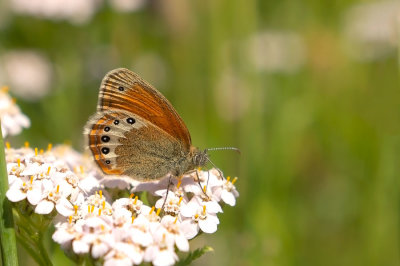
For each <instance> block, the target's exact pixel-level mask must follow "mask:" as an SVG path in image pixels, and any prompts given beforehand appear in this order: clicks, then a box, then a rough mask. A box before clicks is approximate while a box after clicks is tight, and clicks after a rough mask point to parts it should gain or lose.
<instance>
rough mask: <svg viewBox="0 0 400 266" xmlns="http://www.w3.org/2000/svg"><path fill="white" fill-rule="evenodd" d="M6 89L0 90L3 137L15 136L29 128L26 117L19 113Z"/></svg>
mask: <svg viewBox="0 0 400 266" xmlns="http://www.w3.org/2000/svg"><path fill="white" fill-rule="evenodd" d="M7 90H8V89H7V87H3V88H2V89H0V119H1V129H2V133H3V137H6V136H7V135H17V134H19V133H21V131H22V129H23V128H28V127H29V126H30V121H29V118H28V117H27V116H25V115H24V114H23V113H21V110H20V109H19V107H18V106H17V105H16V104H15V101H14V100H12V99H11V97H10V96H9V95H8V93H7Z"/></svg>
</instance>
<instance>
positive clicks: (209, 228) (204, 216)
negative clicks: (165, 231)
mask: <svg viewBox="0 0 400 266" xmlns="http://www.w3.org/2000/svg"><path fill="white" fill-rule="evenodd" d="M214 211H215V210H213V212H208V210H207V207H206V205H203V206H201V205H198V202H197V200H194V201H191V202H189V203H188V205H186V206H185V208H182V210H181V215H182V216H183V217H187V218H190V219H184V220H183V221H182V227H183V228H184V230H185V232H184V233H185V235H186V237H187V238H188V239H191V238H193V237H194V236H195V235H194V236H193V235H192V234H193V232H195V231H197V232H198V230H199V229H201V231H203V232H204V233H208V234H212V233H215V232H216V231H217V225H218V224H219V220H218V217H217V215H216V214H215V212H214ZM196 234H197V233H196Z"/></svg>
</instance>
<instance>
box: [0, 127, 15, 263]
mask: <svg viewBox="0 0 400 266" xmlns="http://www.w3.org/2000/svg"><path fill="white" fill-rule="evenodd" d="M7 190H8V175H7V168H6V158H5V154H4V141H3V134H2V132H1V127H0V241H1V259H2V265H4V266H14V265H18V257H17V242H16V238H15V230H14V220H13V214H12V210H11V204H10V202H9V201H8V199H7V198H6V192H7Z"/></svg>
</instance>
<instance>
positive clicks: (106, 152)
mask: <svg viewBox="0 0 400 266" xmlns="http://www.w3.org/2000/svg"><path fill="white" fill-rule="evenodd" d="M101 152H102V153H104V154H108V153H109V152H110V149H109V148H107V147H104V148H101Z"/></svg>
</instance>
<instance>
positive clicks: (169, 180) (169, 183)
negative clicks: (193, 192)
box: [161, 175, 172, 210]
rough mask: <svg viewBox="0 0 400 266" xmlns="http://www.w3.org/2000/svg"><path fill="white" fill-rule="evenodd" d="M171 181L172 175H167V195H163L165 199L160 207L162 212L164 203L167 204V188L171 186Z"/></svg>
mask: <svg viewBox="0 0 400 266" xmlns="http://www.w3.org/2000/svg"><path fill="white" fill-rule="evenodd" d="M171 179H172V175H169V177H168V185H167V194H166V195H165V199H164V202H163V205H162V206H161V210H164V206H165V203H166V202H167V199H168V193H169V187H170V185H171V184H172V181H171Z"/></svg>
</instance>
